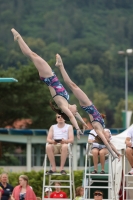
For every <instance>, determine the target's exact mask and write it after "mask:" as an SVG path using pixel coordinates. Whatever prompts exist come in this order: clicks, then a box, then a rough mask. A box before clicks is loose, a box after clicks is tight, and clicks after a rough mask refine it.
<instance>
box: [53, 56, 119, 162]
mask: <svg viewBox="0 0 133 200" xmlns="http://www.w3.org/2000/svg"><path fill="white" fill-rule="evenodd" d="M55 65H56V66H57V67H58V68H59V69H60V72H61V74H62V77H63V79H64V81H65V83H66V84H67V85H68V87H69V88H70V89H71V91H72V92H73V94H74V96H75V97H76V98H77V99H78V101H79V104H80V106H81V108H82V109H83V110H85V111H86V112H87V113H88V115H89V117H90V121H91V123H92V126H93V128H94V130H95V132H96V133H97V135H98V136H99V137H100V138H101V140H102V141H103V143H104V144H105V145H106V147H107V148H108V150H109V152H110V153H111V155H112V156H113V160H114V159H115V158H117V156H118V159H120V156H121V155H120V154H119V152H118V151H117V149H116V148H115V146H114V145H113V144H112V143H111V142H109V140H108V141H107V139H106V138H105V132H104V128H105V124H104V119H103V117H102V116H101V114H100V113H99V112H98V110H97V109H96V107H95V106H94V105H93V103H92V102H91V101H90V99H89V98H88V96H87V95H86V94H85V93H84V92H83V91H82V90H81V89H80V88H79V87H78V86H77V85H76V84H75V83H74V82H73V81H72V80H71V79H70V77H69V76H68V74H67V72H66V70H65V68H64V65H63V62H62V59H61V57H60V55H59V54H57V55H56V64H55ZM113 151H114V152H115V153H116V155H117V156H116V155H115V154H114V152H113Z"/></svg>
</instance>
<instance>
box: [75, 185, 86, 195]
mask: <svg viewBox="0 0 133 200" xmlns="http://www.w3.org/2000/svg"><path fill="white" fill-rule="evenodd" d="M82 189H84V188H83V187H82V186H79V187H77V188H76V197H80V196H81V194H80V192H81V190H82Z"/></svg>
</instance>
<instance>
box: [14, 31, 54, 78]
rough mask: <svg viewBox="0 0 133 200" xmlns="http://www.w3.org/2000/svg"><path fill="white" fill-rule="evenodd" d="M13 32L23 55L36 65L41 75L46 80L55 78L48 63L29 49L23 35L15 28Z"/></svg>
mask: <svg viewBox="0 0 133 200" xmlns="http://www.w3.org/2000/svg"><path fill="white" fill-rule="evenodd" d="M11 32H12V34H13V36H14V40H15V41H17V42H18V44H19V47H20V49H21V51H22V53H23V54H24V55H25V56H27V57H28V58H30V59H31V60H32V62H33V63H34V65H35V67H36V68H37V70H38V72H39V75H40V76H41V77H45V78H47V77H51V76H53V72H52V69H51V67H50V66H49V65H48V63H47V62H46V61H45V60H44V59H42V58H41V57H40V56H38V55H37V54H36V53H34V52H33V51H32V50H31V49H30V48H29V47H28V45H27V44H26V43H25V41H24V40H23V38H22V37H21V35H20V34H19V33H18V32H17V31H16V30H15V29H14V28H12V29H11Z"/></svg>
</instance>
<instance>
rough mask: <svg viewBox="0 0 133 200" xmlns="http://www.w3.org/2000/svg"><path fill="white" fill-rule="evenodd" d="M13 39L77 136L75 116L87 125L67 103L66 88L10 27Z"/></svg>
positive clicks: (79, 132) (75, 109) (74, 106)
mask: <svg viewBox="0 0 133 200" xmlns="http://www.w3.org/2000/svg"><path fill="white" fill-rule="evenodd" d="M11 31H12V33H13V35H14V40H16V41H17V42H18V44H19V47H20V49H21V51H22V53H23V54H24V55H25V56H27V57H28V58H30V59H31V61H32V62H33V63H34V65H35V67H36V69H37V70H38V72H39V76H40V79H41V80H42V81H43V82H44V83H46V84H47V86H48V88H49V90H50V93H51V96H52V97H53V99H54V101H55V103H56V104H57V106H58V108H59V109H58V114H60V115H62V116H63V118H64V119H66V118H68V119H69V120H70V121H71V123H72V124H73V126H74V127H75V128H76V130H77V135H78V137H79V135H80V134H82V132H81V130H80V128H79V126H78V123H77V121H76V119H75V117H76V118H77V119H78V120H80V121H81V122H82V124H83V125H85V126H87V125H86V124H85V122H84V121H83V119H82V118H81V116H80V115H79V113H78V111H77V106H76V105H75V104H74V105H70V104H69V103H68V100H69V95H68V93H67V91H66V89H65V88H64V87H63V85H62V84H61V83H60V81H59V80H58V78H57V76H56V75H55V74H54V72H53V71H52V69H51V67H50V66H49V65H48V63H47V62H46V61H45V60H44V59H42V58H41V57H40V56H38V55H37V54H36V53H34V52H33V51H31V49H30V48H29V47H28V46H27V44H26V43H25V41H24V40H23V39H22V37H21V35H20V34H19V33H18V32H17V31H16V30H15V29H11Z"/></svg>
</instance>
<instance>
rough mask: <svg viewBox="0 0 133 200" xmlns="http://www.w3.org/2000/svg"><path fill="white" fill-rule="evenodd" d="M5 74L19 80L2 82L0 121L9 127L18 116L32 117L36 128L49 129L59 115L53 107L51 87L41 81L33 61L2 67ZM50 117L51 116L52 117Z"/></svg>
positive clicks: (2, 72)
mask: <svg viewBox="0 0 133 200" xmlns="http://www.w3.org/2000/svg"><path fill="white" fill-rule="evenodd" d="M0 76H1V77H15V78H16V79H18V82H17V83H1V84H0V101H1V105H2V106H0V124H1V126H3V127H4V126H6V125H10V124H12V122H13V121H15V120H16V119H21V118H31V119H32V120H33V125H32V126H33V128H49V126H50V125H51V122H52V121H53V120H54V118H55V114H54V112H53V111H52V110H51V108H50V106H49V100H50V99H51V96H50V92H49V90H48V87H47V86H46V85H45V84H44V83H42V82H41V81H40V80H39V77H38V72H37V70H36V69H35V67H34V66H33V65H32V64H29V65H24V66H21V65H19V66H18V69H17V70H16V69H15V68H9V69H8V70H6V71H5V70H0ZM48 116H51V118H50V119H49V117H48Z"/></svg>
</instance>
